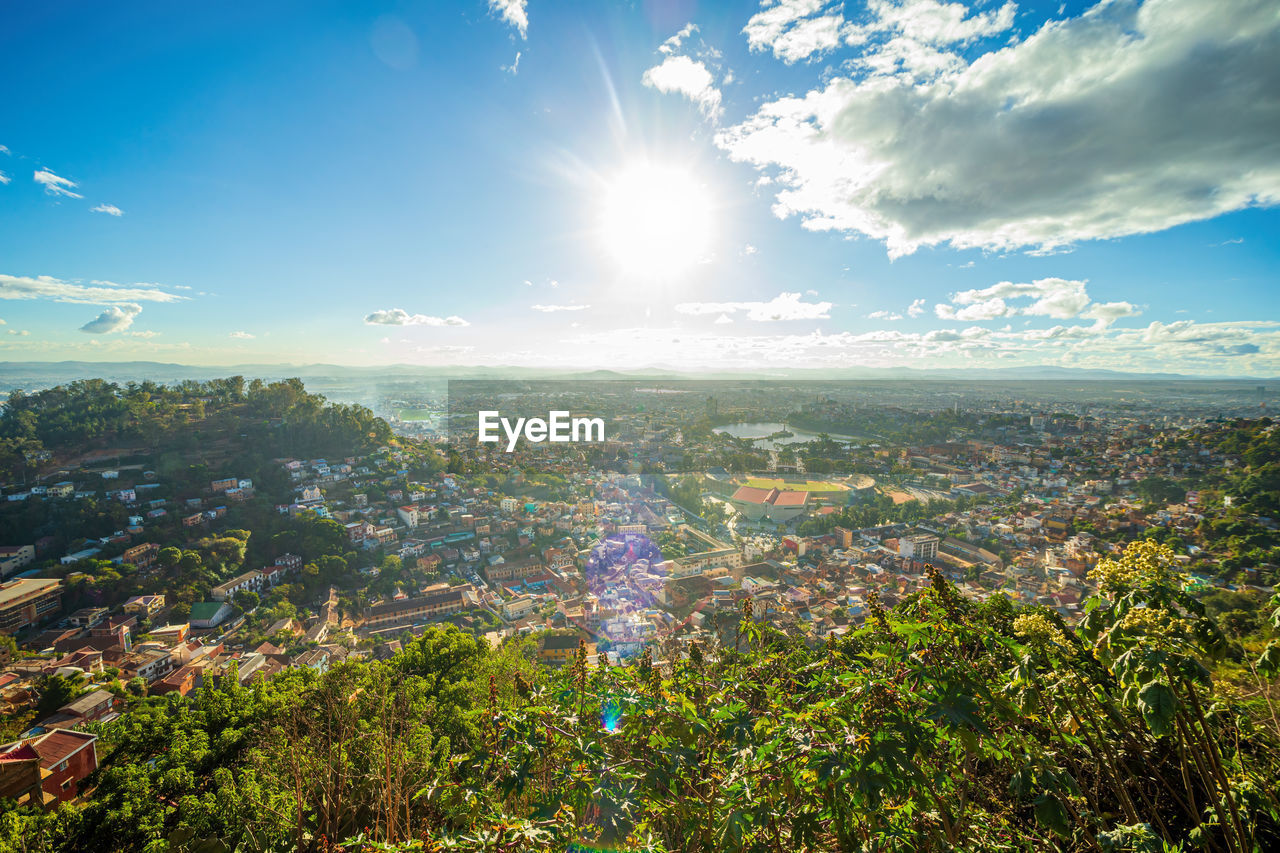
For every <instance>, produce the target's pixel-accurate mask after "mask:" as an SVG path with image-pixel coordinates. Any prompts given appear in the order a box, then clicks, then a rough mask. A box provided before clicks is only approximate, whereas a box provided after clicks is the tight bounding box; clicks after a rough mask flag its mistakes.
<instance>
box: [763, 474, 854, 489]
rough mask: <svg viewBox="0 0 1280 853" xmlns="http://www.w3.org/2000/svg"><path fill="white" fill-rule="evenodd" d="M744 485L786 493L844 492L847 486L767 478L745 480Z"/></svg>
mask: <svg viewBox="0 0 1280 853" xmlns="http://www.w3.org/2000/svg"><path fill="white" fill-rule="evenodd" d="M746 485H748V486H750V487H751V488H753V489H781V490H782V491H786V492H846V491H848V490H849V488H848V486H842V485H840V484H839V483H824V482H822V481H821V480H803V481H800V482H793V481H791V480H781V479H778V480H773V479H770V478H768V477H751V478H749V479H748V480H747V482H746Z"/></svg>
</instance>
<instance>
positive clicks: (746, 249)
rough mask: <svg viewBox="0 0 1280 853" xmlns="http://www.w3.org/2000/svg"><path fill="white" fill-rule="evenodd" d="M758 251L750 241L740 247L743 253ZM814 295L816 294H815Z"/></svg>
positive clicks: (748, 253)
mask: <svg viewBox="0 0 1280 853" xmlns="http://www.w3.org/2000/svg"><path fill="white" fill-rule="evenodd" d="M759 251H760V250H759V249H757V248H756V247H755V246H753V245H751V244H750V243H748V244H747V245H746V246H744V247H743V249H742V253H743V254H744V255H754V254H756V253H757V252H759ZM815 295H816V294H815Z"/></svg>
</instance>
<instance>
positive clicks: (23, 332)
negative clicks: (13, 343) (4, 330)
mask: <svg viewBox="0 0 1280 853" xmlns="http://www.w3.org/2000/svg"><path fill="white" fill-rule="evenodd" d="M8 332H9V334H11V335H13V336H15V337H19V338H25V337H26V336H27V335H29V334H31V333H30V332H28V331H27V330H26V329H22V330H21V331H19V330H18V329H9V330H8Z"/></svg>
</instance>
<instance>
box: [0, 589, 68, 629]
mask: <svg viewBox="0 0 1280 853" xmlns="http://www.w3.org/2000/svg"><path fill="white" fill-rule="evenodd" d="M61 609H62V581H60V580H56V579H54V578H17V579H16V580H11V581H8V582H6V583H0V632H3V633H6V634H12V633H14V632H16V631H18V630H20V629H22V628H25V627H27V626H28V625H35V624H36V623H38V622H42V621H44V620H45V619H47V618H49V617H50V616H52V615H53V614H55V613H57V612H58V611H59V610H61Z"/></svg>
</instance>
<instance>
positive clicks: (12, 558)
mask: <svg viewBox="0 0 1280 853" xmlns="http://www.w3.org/2000/svg"><path fill="white" fill-rule="evenodd" d="M35 558H36V549H35V546H34V545H0V577H6V578H7V577H8V576H9V575H11V574H13V573H14V572H16V571H17V570H18V569H20V568H22V567H23V566H26V565H29V564H30V563H31V562H32V561H33V560H35Z"/></svg>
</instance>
